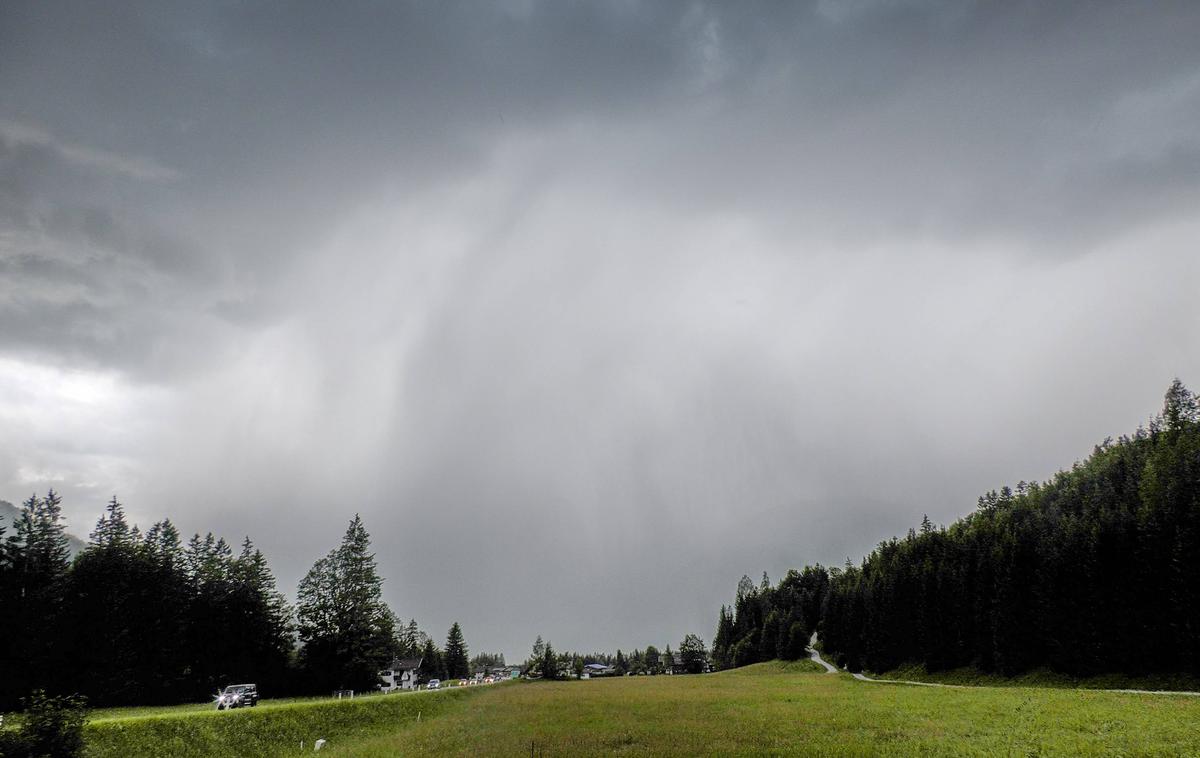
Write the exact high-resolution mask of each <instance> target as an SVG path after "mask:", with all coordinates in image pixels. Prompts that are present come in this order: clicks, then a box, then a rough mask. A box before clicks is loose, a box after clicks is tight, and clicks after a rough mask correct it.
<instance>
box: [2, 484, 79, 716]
mask: <svg viewBox="0 0 1200 758" xmlns="http://www.w3.org/2000/svg"><path fill="white" fill-rule="evenodd" d="M6 552H7V560H8V564H9V569H8V575H9V578H8V582H7V583H6V584H5V586H3V587H0V592H3V593H5V594H6V595H7V600H6V602H5V605H6V606H7V609H6V610H7V612H8V614H9V620H10V623H11V627H12V628H13V629H14V630H16V632H17V634H16V635H14V636H13V637H11V638H9V639H8V640H7V643H6V644H0V648H3V649H4V650H5V653H6V654H7V655H6V657H7V660H3V661H0V662H2V663H4V664H5V672H6V674H5V675H4V676H0V707H11V706H12V705H15V704H16V702H17V700H18V699H19V698H20V697H23V696H24V695H27V694H28V693H29V692H31V691H33V690H34V689H36V688H47V689H51V688H53V685H54V684H55V683H57V682H59V681H61V680H62V678H63V677H64V676H65V675H66V674H67V672H66V671H65V670H64V669H65V666H64V664H63V659H62V656H61V655H59V653H58V648H59V646H60V645H61V644H62V640H61V639H60V634H61V632H62V630H63V628H64V624H63V622H64V615H63V613H64V602H63V599H64V591H65V588H66V582H67V571H68V562H67V555H68V547H67V537H66V534H65V532H64V527H63V523H62V499H61V498H60V497H59V496H58V494H57V493H55V492H54V490H50V491H49V492H47V493H46V496H45V497H38V496H37V495H36V494H34V495H31V496H30V497H29V499H28V500H26V501H25V502H24V503H22V504H21V510H20V512H19V513H18V514H17V516H16V518H15V523H14V524H13V536H12V538H11V539H10V540H9V541H8V548H7V550H6ZM28 630H38V633H36V634H30V633H27V632H28ZM46 685H50V687H47V686H46Z"/></svg>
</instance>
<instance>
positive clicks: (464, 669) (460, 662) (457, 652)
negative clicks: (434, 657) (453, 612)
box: [445, 621, 471, 679]
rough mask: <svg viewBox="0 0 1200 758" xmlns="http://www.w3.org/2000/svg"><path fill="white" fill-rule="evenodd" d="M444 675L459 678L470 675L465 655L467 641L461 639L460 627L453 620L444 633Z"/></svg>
mask: <svg viewBox="0 0 1200 758" xmlns="http://www.w3.org/2000/svg"><path fill="white" fill-rule="evenodd" d="M445 667H446V677H447V678H449V679H461V678H464V677H467V676H470V674H471V670H470V665H469V658H468V655H467V643H466V640H464V639H463V633H462V627H460V626H459V625H458V622H457V621H455V622H454V623H453V624H452V625H451V626H450V631H449V633H447V634H446V655H445Z"/></svg>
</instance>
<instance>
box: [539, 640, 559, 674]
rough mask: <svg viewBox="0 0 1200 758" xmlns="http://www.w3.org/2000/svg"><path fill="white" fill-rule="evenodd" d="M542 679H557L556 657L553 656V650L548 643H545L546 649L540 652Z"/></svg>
mask: <svg viewBox="0 0 1200 758" xmlns="http://www.w3.org/2000/svg"><path fill="white" fill-rule="evenodd" d="M541 663H542V665H541V669H542V678H543V679H550V680H554V679H558V656H557V655H555V654H554V648H553V647H551V645H550V643H549V642H547V643H546V647H545V648H544V649H543V650H542V661H541Z"/></svg>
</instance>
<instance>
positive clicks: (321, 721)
mask: <svg viewBox="0 0 1200 758" xmlns="http://www.w3.org/2000/svg"><path fill="white" fill-rule="evenodd" d="M482 689H487V688H483V687H472V688H470V689H467V688H461V689H456V690H450V691H445V692H418V693H398V694H393V695H378V696H373V697H364V698H356V699H354V700H343V701H337V700H330V699H329V698H323V699H320V700H290V701H289V700H277V701H263V702H262V703H260V704H259V705H258V707H256V708H245V709H238V710H234V711H216V710H215V709H214V708H213V707H212V706H211V705H185V706H171V707H166V708H119V709H109V710H104V711H97V712H96V713H95V714H93V716H92V719H91V720H90V721H89V723H88V725H87V726H86V727H85V728H84V740H85V742H86V744H87V755H88V756H89V758H109V757H110V756H112V757H113V758H115V757H116V756H120V757H121V758H128V757H129V756H161V757H162V758H192V757H193V756H195V757H196V758H200V757H201V756H203V758H211V756H214V755H237V756H256V757H261V758H273V757H274V756H283V755H294V754H296V753H298V752H299V746H300V741H301V740H304V742H305V744H306V745H307V746H308V749H309V750H311V749H312V744H313V741H314V740H316V739H317V738H324V739H326V740H330V741H331V742H334V743H336V742H341V741H344V740H347V739H350V738H355V739H363V738H366V737H369V736H372V735H378V734H383V733H388V734H391V733H395V732H396V731H397V730H400V729H403V728H405V726H406V725H410V724H413V723H416V719H417V715H418V713H420V715H421V718H422V720H423V721H424V720H426V719H429V718H434V717H437V716H438V715H439V714H441V713H444V712H446V711H447V710H449V709H453V708H455V707H456V705H457V704H458V702H459V701H461V700H463V699H467V698H470V696H471V695H472V694H473V693H474V692H476V691H479V690H482Z"/></svg>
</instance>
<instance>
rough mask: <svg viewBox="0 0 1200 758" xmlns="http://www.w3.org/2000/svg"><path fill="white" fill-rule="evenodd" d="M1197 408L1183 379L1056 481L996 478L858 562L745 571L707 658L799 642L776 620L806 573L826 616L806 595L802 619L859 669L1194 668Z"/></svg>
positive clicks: (741, 658)
mask: <svg viewBox="0 0 1200 758" xmlns="http://www.w3.org/2000/svg"><path fill="white" fill-rule="evenodd" d="M1197 406H1198V404H1197V398H1196V396H1194V395H1193V394H1191V393H1190V392H1188V390H1187V389H1186V388H1185V387H1184V386H1183V385H1182V383H1180V382H1179V381H1178V380H1176V381H1175V382H1174V383H1173V384H1172V385H1171V387H1170V389H1169V390H1168V391H1167V395H1166V401H1165V404H1164V408H1163V411H1162V413H1161V414H1160V415H1158V416H1156V417H1155V418H1154V419H1153V421H1152V422H1151V423H1150V425H1149V428H1142V429H1138V430H1137V431H1136V432H1135V433H1134V434H1133V435H1132V436H1124V437H1121V438H1120V439H1118V440H1116V441H1113V440H1105V441H1104V442H1103V443H1102V444H1100V445H1099V446H1097V447H1096V448H1095V450H1094V452H1093V453H1092V455H1091V456H1090V457H1089V458H1088V459H1087V460H1086V461H1084V462H1082V463H1077V464H1076V465H1075V466H1074V467H1073V468H1072V469H1071V470H1069V471H1063V472H1060V473H1059V474H1057V475H1056V476H1055V477H1054V478H1053V479H1051V480H1050V481H1048V482H1045V483H1042V484H1037V483H1033V484H1027V483H1024V482H1022V483H1020V484H1018V485H1017V487H1016V489H1015V490H1010V489H1009V488H1007V487H1005V488H1004V489H1002V490H1000V491H999V492H990V493H988V494H987V495H985V496H983V497H981V498H980V499H979V503H978V508H977V510H976V511H975V512H974V513H972V514H971V515H969V516H967V517H966V518H963V519H961V520H960V521H958V522H956V523H955V524H953V525H951V526H950V527H949V528H946V527H935V526H934V525H932V524H931V523H930V522H929V520H928V519H925V520H924V521H923V523H922V524H921V526H920V528H919V529H914V530H911V531H910V532H909V533H908V535H907V536H905V537H904V538H898V539H897V538H894V539H891V540H889V541H887V542H884V543H881V544H880V545H879V546H878V547H877V548H876V549H875V550H874V551H873V552H872V553H871V554H870V555H869V556H867V557H866V558H865V559H864V560H863V562H862V564H861V565H860V566H853V565H850V564H849V563H848V564H847V566H846V567H845V568H843V569H832V570H829V571H826V570H825V569H822V568H821V567H820V566H817V567H813V568H808V569H805V571H804V572H802V573H801V574H799V575H796V574H794V573H789V575H788V578H786V579H785V580H784V581H783V582H781V583H780V585H779V587H777V588H771V587H770V586H769V585H768V584H767V583H766V582H765V580H764V583H763V584H762V585H761V586H759V587H757V588H755V587H753V586H752V585H750V583H749V580H746V579H743V582H742V584H740V585H739V588H738V596H737V601H736V603H735V607H734V608H733V610H732V611H728V610H726V609H724V608H722V610H721V615H720V618H719V625H718V639H717V642H716V643H714V657H715V658H716V660H718V661H719V662H720V663H721V664H722V665H726V666H739V665H744V664H746V663H750V662H753V661H755V660H763V659H765V658H768V657H772V651H771V643H772V641H774V644H775V651H774V655H776V656H779V657H789V656H794V655H795V654H796V650H795V649H789V647H788V645H787V644H782V645H781V643H780V640H781V633H780V632H779V631H778V625H779V619H786V618H790V617H791V615H792V614H796V611H795V608H796V603H795V600H794V599H793V598H794V596H793V594H791V593H789V591H788V587H791V586H795V585H796V584H797V582H798V581H799V579H797V577H800V578H803V577H804V576H806V575H809V576H812V577H813V579H811V580H810V583H809V585H808V586H810V587H814V588H816V589H815V592H816V593H817V594H818V595H821V598H820V601H819V603H818V604H817V606H816V607H818V608H820V615H819V620H818V619H817V618H816V617H815V616H812V615H808V612H807V611H806V610H805V606H803V605H801V609H800V611H799V615H798V616H797V618H798V620H799V622H800V623H801V624H807V625H808V626H806V627H805V630H806V631H807V630H808V628H810V627H811V626H812V625H813V624H814V623H817V624H819V628H820V634H821V640H822V644H823V647H824V649H825V651H826V652H828V653H829V654H830V655H831V656H832V657H834V658H835V659H836V661H837V663H839V664H840V665H842V666H844V667H846V668H849V669H851V670H859V669H869V670H873V671H886V670H889V669H892V668H895V667H898V666H900V665H904V664H921V665H924V666H925V667H927V668H928V669H929V670H931V671H936V670H944V669H949V668H956V667H960V666H973V667H977V668H979V669H981V670H983V671H988V672H996V673H1000V674H1005V675H1011V674H1017V673H1020V672H1023V671H1027V670H1030V669H1035V668H1042V667H1045V668H1050V669H1052V670H1055V671H1058V672H1062V673H1065V674H1070V675H1074V676H1088V675H1093V674H1099V673H1122V674H1128V675H1142V674H1158V673H1188V674H1200V413H1198V410H1197ZM821 576H826V577H827V580H828V584H827V586H825V587H820V586H819V585H820V581H819V579H818V578H819V577H821ZM808 607H809V608H811V607H813V606H811V605H810V606H808ZM772 619H774V621H772ZM788 636H789V638H790V634H789V635H788Z"/></svg>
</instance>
